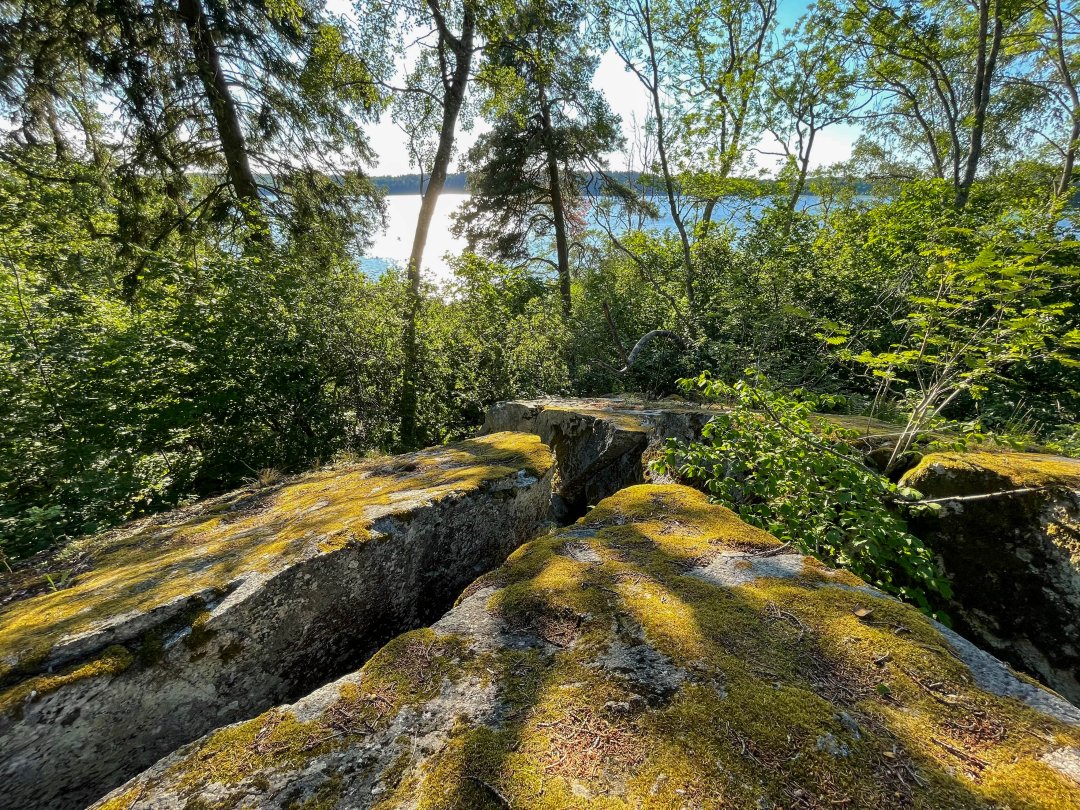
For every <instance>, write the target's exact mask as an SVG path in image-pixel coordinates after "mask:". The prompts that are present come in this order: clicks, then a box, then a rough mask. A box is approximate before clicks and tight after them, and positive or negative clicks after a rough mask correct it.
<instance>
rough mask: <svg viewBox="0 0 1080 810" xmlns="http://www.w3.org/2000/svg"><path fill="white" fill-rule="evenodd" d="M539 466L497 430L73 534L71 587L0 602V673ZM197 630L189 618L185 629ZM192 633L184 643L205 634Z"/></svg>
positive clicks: (523, 444)
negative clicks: (80, 536)
mask: <svg viewBox="0 0 1080 810" xmlns="http://www.w3.org/2000/svg"><path fill="white" fill-rule="evenodd" d="M550 466H551V456H550V452H549V451H548V449H547V448H546V446H545V445H544V444H542V443H541V442H540V441H539V439H537V438H536V437H535V436H531V435H526V434H517V433H498V434H494V435H491V436H485V437H482V438H479V439H473V440H469V441H465V442H459V443H457V444H453V445H446V446H445V447H439V448H433V449H430V450H425V451H422V452H419V453H413V454H410V455H408V456H401V457H398V459H396V460H395V461H394V462H392V463H390V464H387V462H385V460H383V461H380V460H374V461H369V462H364V463H360V464H354V465H350V466H347V467H343V468H339V469H330V470H322V471H319V472H316V473H312V474H310V475H306V476H301V477H299V478H297V479H294V480H292V481H289V482H286V483H285V484H283V485H281V486H278V487H275V488H272V489H268V490H260V491H259V492H258V493H255V494H252V493H250V492H241V493H234V494H233V495H230V496H226V497H224V498H219V499H215V500H212V501H208V502H205V503H202V504H198V505H196V506H194V507H193V508H189V509H186V510H178V511H177V512H175V513H172V514H170V515H166V516H163V517H161V518H158V519H154V520H146V521H141V522H138V523H135V524H132V525H130V526H127V527H125V528H123V529H120V530H117V531H115V532H111V533H108V534H104V535H99V536H96V537H93V538H88V539H85V540H82V541H79V544H78V545H79V551H80V553H81V554H83V555H85V556H87V557H88V558H90V559H91V561H92V563H91V566H90V569H89V570H86V571H84V572H83V573H80V574H79V575H78V576H77V577H75V579H74V580H73V581H72V583H71V586H70V587H68V588H65V589H63V590H60V591H56V592H51V593H43V594H38V595H36V596H34V597H31V598H28V599H24V600H22V601H16V602H13V603H11V604H8V605H6V606H5V607H3V608H2V609H0V683H2V682H4V681H5V680H12V679H14V678H16V677H18V676H19V675H20V673H22V674H23V675H27V674H32V673H33V671H34V670H35V669H36V668H39V667H40V666H41V664H42V662H43V661H44V660H45V659H46V658H47V657H48V655H49V652H50V651H51V650H52V648H53V646H54V645H55V644H56V643H57V642H58V641H59V640H60V639H62V638H64V637H66V636H73V635H78V634H80V633H84V632H87V631H89V630H92V629H93V628H94V627H95V626H97V625H99V624H100V623H101V622H103V621H106V620H108V619H111V618H113V617H116V616H120V615H123V614H125V613H128V612H132V611H139V612H143V613H145V612H149V611H151V610H154V609H155V608H160V607H162V606H164V605H166V604H168V603H171V602H174V601H176V600H182V599H184V598H185V597H189V596H190V597H194V595H196V594H200V593H204V592H206V591H221V590H223V589H225V588H227V586H228V585H229V584H230V583H232V582H234V581H235V580H236V579H237V578H238V577H241V576H243V575H245V574H247V573H251V572H267V573H270V572H274V571H278V570H281V569H283V568H285V567H287V566H288V565H290V564H292V563H294V562H295V561H297V560H299V559H301V558H303V557H305V556H308V555H312V554H317V553H332V552H334V551H336V550H338V549H340V548H343V547H344V546H345V545H347V544H348V543H350V542H362V541H363V540H365V539H367V538H368V537H370V526H371V523H372V522H373V521H374V520H376V519H378V518H379V517H381V516H383V515H385V514H388V513H390V512H393V511H395V510H399V509H401V508H403V507H406V506H407V505H408V504H409V503H412V502H421V501H429V500H432V499H437V498H439V497H442V496H444V495H446V494H448V493H450V492H462V491H469V490H473V489H476V488H478V487H480V486H482V485H483V484H484V483H485V482H487V481H491V480H495V479H498V478H501V477H503V476H506V475H509V474H512V473H513V472H515V471H517V470H521V469H524V470H526V471H528V472H530V473H532V474H534V475H536V476H541V475H543V474H544V473H545V472H546V471H547V469H549V467H550ZM196 630H197V628H196ZM205 640H206V636H205V635H200V634H199V633H197V632H193V634H192V637H191V639H190V641H189V643H198V642H199V641H203V642H205Z"/></svg>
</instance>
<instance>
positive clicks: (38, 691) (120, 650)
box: [0, 645, 135, 715]
mask: <svg viewBox="0 0 1080 810" xmlns="http://www.w3.org/2000/svg"><path fill="white" fill-rule="evenodd" d="M134 661H135V657H134V656H133V655H132V654H131V653H130V652H129V651H128V650H127V648H126V647H121V646H120V645H114V646H112V647H108V648H106V649H105V651H104V652H103V653H102V654H101V655H99V656H97V657H96V658H94V659H93V660H91V661H87V662H85V663H81V664H74V665H72V666H70V667H67V668H66V669H63V670H61V671H60V672H58V673H56V674H48V675H38V676H37V677H34V678H28V679H26V680H24V681H22V682H21V683H19V684H17V685H15V686H13V687H11V688H10V689H7V690H5V691H3V692H0V715H6V714H10V713H12V712H19V711H21V710H22V706H23V705H24V704H25V702H26V701H27V700H28V699H33V698H34V697H40V696H42V695H47V694H49V693H50V692H55V691H57V690H58V689H62V688H63V687H65V686H68V685H70V684H73V683H77V682H78V681H82V680H86V679H87V678H101V677H111V676H113V675H119V674H120V673H121V672H123V671H124V670H126V669H127V668H128V667H130V666H131V665H132V663H134Z"/></svg>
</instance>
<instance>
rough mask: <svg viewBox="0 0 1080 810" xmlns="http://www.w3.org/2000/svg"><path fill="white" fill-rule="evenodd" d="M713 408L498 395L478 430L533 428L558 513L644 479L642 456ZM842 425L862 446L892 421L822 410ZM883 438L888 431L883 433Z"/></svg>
mask: <svg viewBox="0 0 1080 810" xmlns="http://www.w3.org/2000/svg"><path fill="white" fill-rule="evenodd" d="M718 410H719V408H717V407H715V406H709V405H699V404H695V403H691V402H683V401H681V400H659V401H655V400H653V401H645V400H642V399H640V398H638V397H633V396H620V397H603V398H596V399H557V398H549V399H536V400H515V401H510V402H500V403H497V404H496V405H494V406H493V407H492V408H491V409H490V410H489V411H488V413H487V417H486V419H485V421H484V428H483V432H484V433H494V432H497V431H505V430H514V431H521V432H523V433H533V434H535V435H537V436H539V437H540V439H541V440H542V441H543V442H544V443H546V444H547V445H548V446H549V447H551V449H552V450H553V451H554V452H555V456H556V459H557V460H558V465H559V475H558V479H557V481H556V488H555V493H554V497H553V499H552V507H553V514H554V517H556V518H557V519H559V520H560V521H563V520H565V519H567V518H576V517H579V516H581V515H582V514H584V513H585V511H586V510H587V509H588V507H589V506H591V505H593V504H596V503H598V502H599V501H601V500H602V499H603V498H606V497H608V496H609V495H612V494H614V493H616V492H618V491H619V490H620V489H622V488H623V487H627V486H631V485H633V484H640V483H642V482H644V481H646V480H648V475H647V470H646V464H647V461H648V459H649V457H650V456H652V455H654V454H655V453H656V452H658V450H659V447H660V446H662V445H663V443H664V442H665V441H666V440H667V439H678V440H679V441H684V442H685V441H694V440H697V439H700V438H701V430H702V428H703V427H705V425H706V423H708V421H709V420H710V419H711V418H712V417H713V416H714V415H715V414H716V413H717V412H718ZM821 418H822V420H824V421H826V422H828V423H830V424H832V425H833V426H835V427H841V428H844V429H845V430H846V431H848V432H849V433H851V434H852V435H859V436H863V437H866V438H865V439H862V440H861V441H860V446H862V447H863V449H865V450H868V451H869V450H870V449H871V448H875V447H878V446H879V445H880V444H881V443H882V440H880V439H879V438H878V437H880V436H883V435H884V436H886V437H889V436H892V435H895V431H896V430H898V428H896V426H894V425H887V424H885V423H882V422H878V421H876V420H873V419H869V418H867V417H864V416H832V415H828V416H825V415H822V417H821ZM884 441H885V442H887V441H889V439H888V438H886V439H885V440H884Z"/></svg>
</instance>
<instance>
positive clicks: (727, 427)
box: [654, 373, 948, 612]
mask: <svg viewBox="0 0 1080 810" xmlns="http://www.w3.org/2000/svg"><path fill="white" fill-rule="evenodd" d="M681 384H682V386H683V387H684V389H685V390H687V391H691V390H694V389H697V390H698V391H700V392H701V393H702V394H704V395H705V396H706V397H708V398H710V399H714V400H719V401H721V402H724V403H725V404H726V405H728V409H727V410H726V411H725V412H724V413H721V414H718V415H717V416H715V417H713V419H712V420H711V421H710V422H709V424H708V425H706V427H705V430H704V431H703V437H702V441H700V442H691V443H683V442H679V441H675V440H671V441H669V442H668V444H667V446H666V448H665V450H664V455H663V457H662V458H661V459H659V460H658V461H657V462H655V463H654V470H655V471H657V472H661V473H666V474H669V475H674V476H677V477H679V478H681V479H683V480H686V481H688V482H691V483H694V484H697V485H699V486H702V487H704V488H705V489H706V490H707V491H708V492H709V494H710V495H711V496H712V497H713V498H714V499H715V500H716V501H717V502H719V503H721V504H723V505H725V506H727V507H729V508H731V509H732V510H734V511H735V512H737V513H738V514H739V515H740V517H742V518H743V519H744V520H746V521H747V522H748V523H752V524H753V525H755V526H759V527H761V528H762V529H765V530H766V531H768V532H771V533H772V534H773V535H774V536H776V537H777V538H779V539H780V540H781V541H783V542H786V543H790V544H791V545H792V546H793V547H795V548H797V549H798V550H799V551H802V552H804V553H807V554H812V555H814V556H815V557H817V558H818V559H821V560H824V561H825V562H828V563H830V564H832V565H836V566H839V567H841V568H846V569H848V570H849V571H851V572H853V573H854V574H857V575H858V576H860V577H862V578H863V579H865V580H866V581H867V582H870V583H871V584H873V585H876V586H877V587H879V588H881V589H882V590H885V591H887V592H889V593H892V594H895V595H897V596H899V597H901V598H903V599H906V600H908V601H911V602H913V603H915V604H916V605H918V606H919V607H920V608H921V609H922V610H924V611H926V612H931V610H932V606H933V596H934V594H940V595H943V596H947V595H948V584H947V583H946V582H945V581H944V580H943V579H942V578H941V577H940V576H939V574H938V572H937V570H936V568H935V566H934V563H933V560H932V558H931V555H930V552H929V550H928V549H927V548H926V547H925V546H924V545H923V544H922V542H921V541H920V540H919V539H918V538H916V537H914V536H913V535H912V534H910V533H909V532H908V531H907V525H906V524H905V522H904V520H903V518H902V517H901V515H900V513H899V509H898V507H899V506H900V505H901V504H903V503H905V502H909V503H910V502H911V501H913V500H914V499H916V498H918V497H919V495H918V493H916V492H914V491H913V490H910V489H906V488H900V487H897V486H896V485H895V484H893V483H891V482H890V481H889V480H888V479H887V478H885V477H883V476H881V475H879V474H877V473H876V472H874V471H872V470H870V469H868V468H867V467H865V466H864V465H863V464H862V461H861V459H860V457H859V454H858V452H857V451H856V450H854V449H853V448H851V447H849V446H848V445H847V444H845V443H844V442H843V441H842V439H843V438H845V433H844V431H840V430H837V429H833V428H823V427H821V426H819V424H818V423H819V422H820V421H821V420H820V418H818V417H815V416H814V411H815V408H816V406H817V402H816V400H815V399H814V397H813V396H811V395H804V396H803V397H802V398H793V397H791V396H784V395H782V394H778V393H775V392H773V391H769V390H767V389H766V388H764V387H763V386H762V385H761V380H760V379H758V380H755V381H753V382H751V381H747V380H744V381H740V382H737V383H735V384H734V385H728V384H726V383H724V382H721V381H719V380H714V379H712V378H711V377H710V375H709V374H708V373H704V374H701V375H700V376H698V377H696V378H694V379H687V380H683V381H681ZM923 508H925V507H923Z"/></svg>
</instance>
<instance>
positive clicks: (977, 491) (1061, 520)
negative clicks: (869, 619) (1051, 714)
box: [904, 453, 1080, 702]
mask: <svg viewBox="0 0 1080 810" xmlns="http://www.w3.org/2000/svg"><path fill="white" fill-rule="evenodd" d="M904 483H905V484H907V485H908V486H911V487H913V488H915V489H917V490H919V491H920V492H922V493H923V494H924V495H925V496H926V497H928V498H933V499H943V500H942V501H941V503H940V511H938V512H937V513H936V514H934V515H924V516H922V517H919V518H917V519H915V520H914V521H912V529H913V530H914V531H915V532H916V534H918V535H919V536H920V537H921V538H922V539H923V540H924V541H925V542H926V543H927V545H928V546H930V548H931V549H933V551H934V553H935V555H936V556H937V557H938V559H939V560H940V562H941V565H942V568H943V569H944V571H945V573H946V574H947V575H948V577H949V579H950V580H951V582H952V586H953V599H952V602H951V604H950V606H949V613H950V615H951V616H952V617H953V618H954V620H955V621H956V624H957V626H958V627H959V628H960V629H961V630H962V631H963V632H965V633H966V634H967V635H969V636H970V637H971V638H974V639H977V640H978V641H979V642H980V643H982V644H983V645H984V646H986V647H988V648H989V649H990V650H992V651H994V652H995V653H996V654H997V655H999V656H1001V657H1002V658H1005V659H1007V660H1009V661H1010V662H1011V663H1012V664H1014V665H1015V666H1017V667H1020V668H1023V669H1025V670H1027V671H1029V672H1032V673H1035V674H1037V675H1038V676H1039V678H1041V679H1042V680H1043V681H1044V682H1045V683H1047V684H1049V685H1050V686H1052V687H1053V688H1054V689H1056V690H1058V691H1059V692H1061V693H1062V694H1063V695H1065V696H1066V697H1068V698H1069V699H1070V700H1072V701H1073V702H1080V461H1078V460H1075V459H1067V458H1061V457H1056V456H1047V455H1036V454H1032V453H963V454H957V453H936V454H931V455H928V456H926V457H925V458H924V459H923V460H922V461H921V462H920V463H919V465H918V466H916V467H915V468H914V469H912V470H911V471H909V472H908V473H907V474H906V475H905V477H904Z"/></svg>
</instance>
